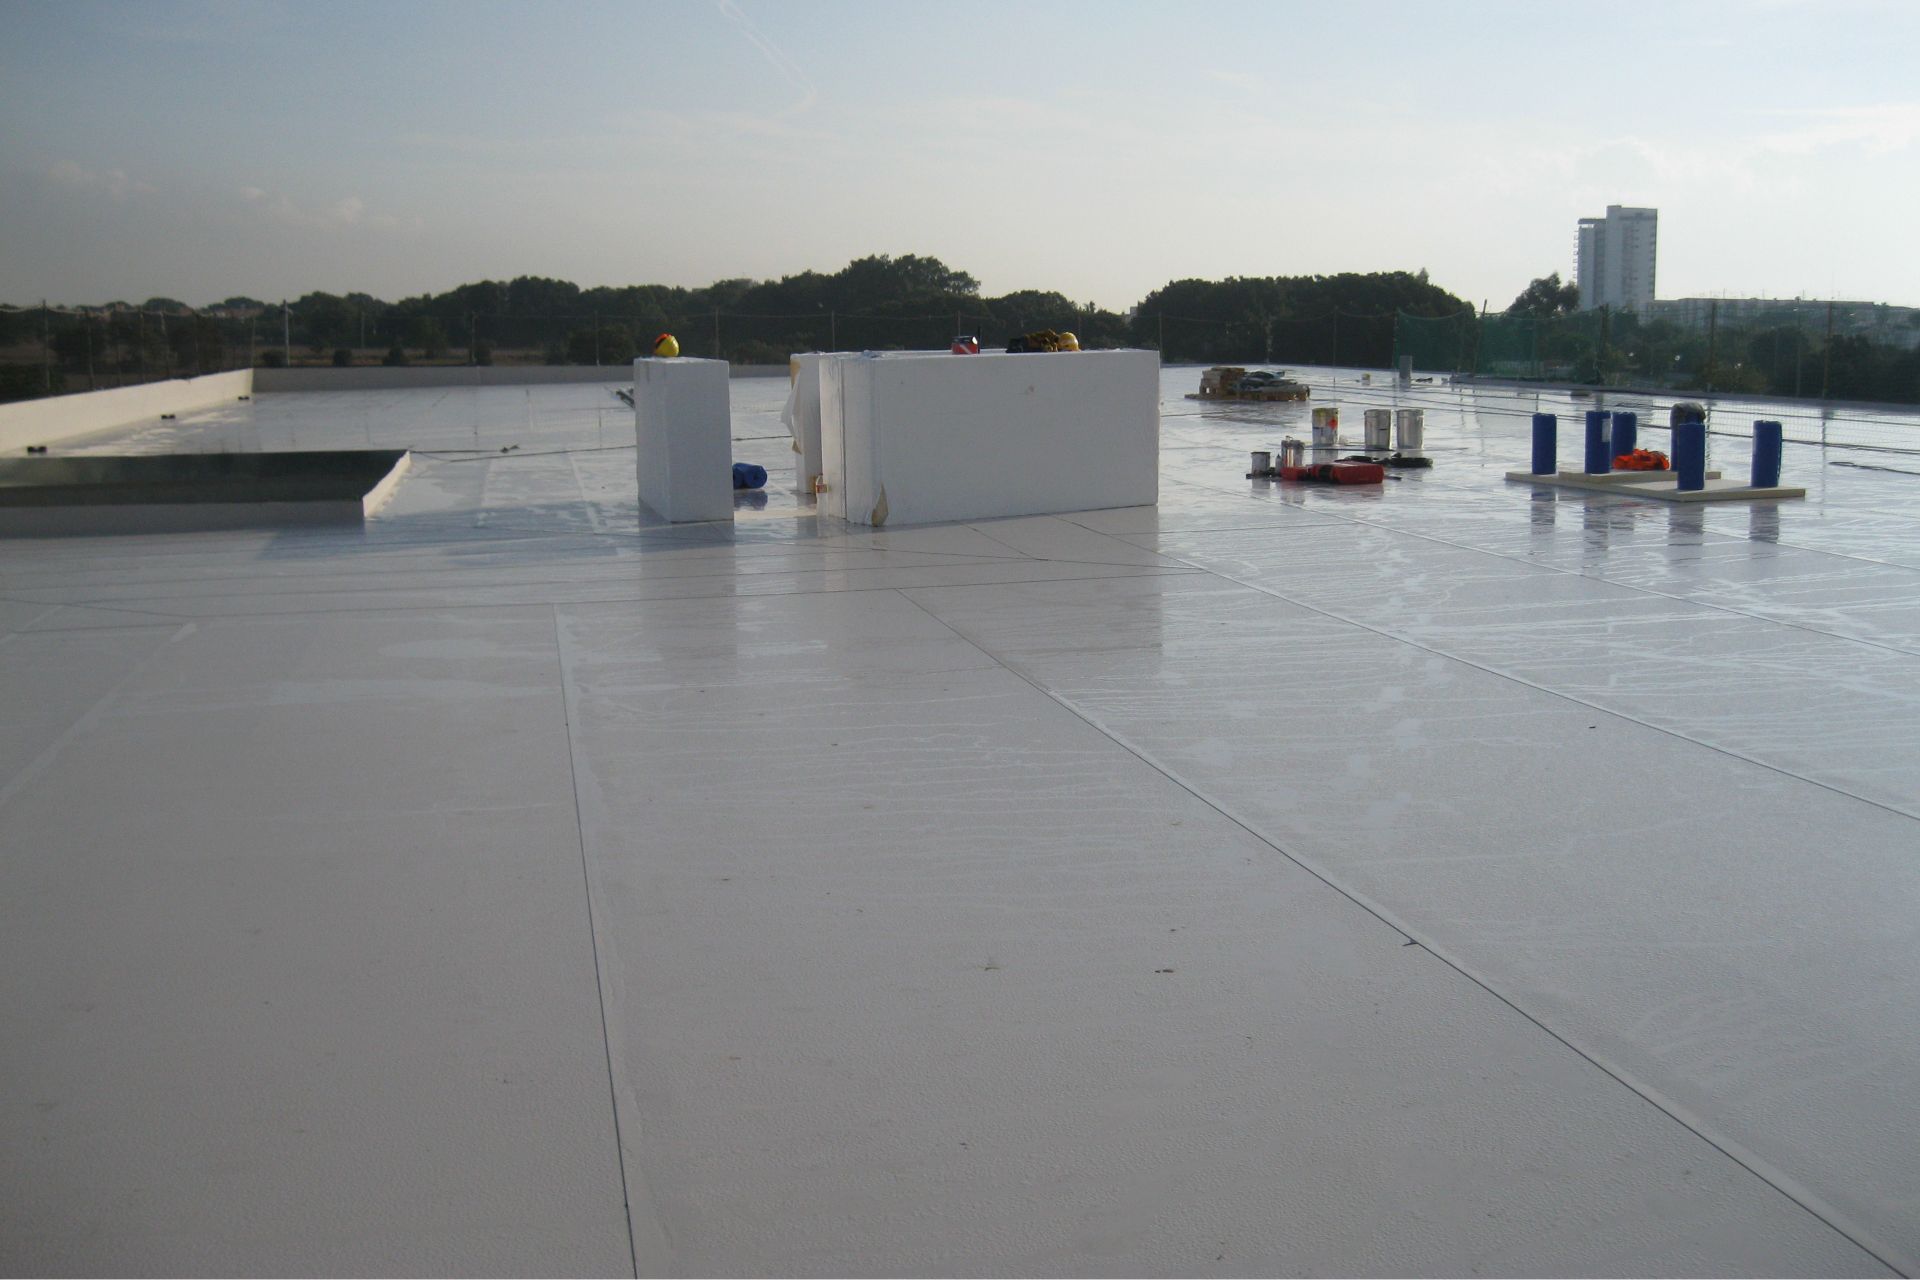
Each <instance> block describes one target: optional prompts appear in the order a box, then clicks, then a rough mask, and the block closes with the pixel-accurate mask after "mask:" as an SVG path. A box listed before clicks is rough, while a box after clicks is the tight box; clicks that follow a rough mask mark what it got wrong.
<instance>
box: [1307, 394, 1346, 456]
mask: <svg viewBox="0 0 1920 1280" xmlns="http://www.w3.org/2000/svg"><path fill="white" fill-rule="evenodd" d="M1339 443H1340V408H1339V406H1338V405H1330V404H1323V405H1315V406H1314V410H1313V447H1314V448H1316V449H1331V448H1333V447H1334V446H1335V445H1337V444H1339Z"/></svg>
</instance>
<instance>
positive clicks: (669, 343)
mask: <svg viewBox="0 0 1920 1280" xmlns="http://www.w3.org/2000/svg"><path fill="white" fill-rule="evenodd" d="M653 354H655V355H657V356H667V357H673V356H677V355H679V354H680V340H679V339H678V338H676V337H674V336H673V335H672V334H670V333H663V334H661V335H660V336H659V337H657V338H655V339H654V340H653Z"/></svg>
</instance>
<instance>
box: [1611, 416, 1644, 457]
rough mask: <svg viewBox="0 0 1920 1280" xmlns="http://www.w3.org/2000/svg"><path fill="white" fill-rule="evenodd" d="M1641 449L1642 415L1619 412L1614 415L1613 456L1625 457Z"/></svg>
mask: <svg viewBox="0 0 1920 1280" xmlns="http://www.w3.org/2000/svg"><path fill="white" fill-rule="evenodd" d="M1639 447H1640V415H1639V414H1637V413H1624V412H1618V413H1615V414H1614V415H1613V456H1614V457H1616V458H1619V457H1623V456H1624V455H1626V454H1629V453H1632V452H1633V451H1634V450H1635V449H1637V448H1639Z"/></svg>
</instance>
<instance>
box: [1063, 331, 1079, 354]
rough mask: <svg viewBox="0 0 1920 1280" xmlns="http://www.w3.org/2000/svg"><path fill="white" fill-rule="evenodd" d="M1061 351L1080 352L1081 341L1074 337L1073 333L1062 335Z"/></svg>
mask: <svg viewBox="0 0 1920 1280" xmlns="http://www.w3.org/2000/svg"><path fill="white" fill-rule="evenodd" d="M1060 349H1061V350H1062V351H1078V350H1079V349H1080V339H1078V338H1076V337H1074V336H1073V335H1072V334H1071V333H1062V334H1061V335H1060Z"/></svg>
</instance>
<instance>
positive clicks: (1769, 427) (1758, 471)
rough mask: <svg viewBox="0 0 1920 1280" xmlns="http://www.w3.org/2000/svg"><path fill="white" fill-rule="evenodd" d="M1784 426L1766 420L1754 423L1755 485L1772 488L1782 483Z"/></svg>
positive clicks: (1758, 487)
mask: <svg viewBox="0 0 1920 1280" xmlns="http://www.w3.org/2000/svg"><path fill="white" fill-rule="evenodd" d="M1781 438H1782V428H1781V426H1780V424H1779V423H1777V422H1767V421H1765V420H1762V421H1759V422H1756V423H1754V424H1753V487H1754V488H1756V489H1771V488H1773V487H1774V486H1775V485H1777V484H1779V483H1780V441H1781Z"/></svg>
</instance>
